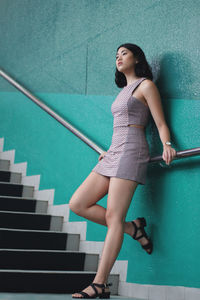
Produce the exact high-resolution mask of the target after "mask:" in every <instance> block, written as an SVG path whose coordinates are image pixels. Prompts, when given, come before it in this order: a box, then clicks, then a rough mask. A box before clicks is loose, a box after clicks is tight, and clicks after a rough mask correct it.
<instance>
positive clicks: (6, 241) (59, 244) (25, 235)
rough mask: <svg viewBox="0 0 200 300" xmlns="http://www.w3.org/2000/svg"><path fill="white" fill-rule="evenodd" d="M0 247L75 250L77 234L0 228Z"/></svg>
mask: <svg viewBox="0 0 200 300" xmlns="http://www.w3.org/2000/svg"><path fill="white" fill-rule="evenodd" d="M0 242H1V249H41V250H66V249H67V250H75V251H77V250H78V248H79V235H77V234H67V233H62V232H61V233H58V232H37V231H20V230H19V231H18V230H13V231H12V230H9V229H8V230H3V229H0Z"/></svg>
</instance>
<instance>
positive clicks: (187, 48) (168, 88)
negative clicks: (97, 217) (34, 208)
mask: <svg viewBox="0 0 200 300" xmlns="http://www.w3.org/2000/svg"><path fill="white" fill-rule="evenodd" d="M199 12H200V6H199V2H198V1H187V2H186V1H175V2H173V1H162V2H160V1H153V0H151V1H128V0H127V1H108V0H107V1H93V0H91V1H79V0H77V1H62V0H60V1H56V0H55V1H51V0H48V1H42V0H40V1H39V0H34V1H32V0H29V1H25V0H20V1H11V0H1V2H0V27H1V31H0V40H1V41H3V46H1V47H0V61H1V67H2V68H3V69H4V70H5V71H7V72H8V73H9V74H10V75H12V76H13V77H14V78H16V79H17V80H18V81H19V82H21V83H22V84H23V85H24V86H25V87H26V88H28V89H30V90H31V91H32V92H33V93H34V94H35V95H36V96H38V97H40V98H41V99H42V100H43V101H44V102H45V103H47V104H49V105H50V107H51V108H53V109H55V110H56V112H58V113H60V114H61V115H62V116H63V117H64V118H65V119H66V120H68V121H69V122H71V123H72V124H73V125H74V126H76V127H77V128H78V129H80V130H81V131H82V132H83V133H84V134H86V135H87V136H88V137H90V138H91V139H92V140H94V141H95V142H96V143H97V144H98V145H100V146H101V147H102V148H104V149H105V150H106V149H108V147H109V145H110V142H111V137H112V122H113V119H112V114H111V110H110V108H111V104H112V102H113V101H114V99H115V97H116V95H117V94H118V93H119V91H120V89H119V88H117V87H116V86H115V83H114V70H115V52H116V49H117V47H118V45H120V44H122V43H124V42H131V43H135V44H138V45H139V46H140V47H141V48H142V49H143V50H144V52H145V54H146V57H147V60H148V61H149V63H150V64H151V66H152V67H153V72H154V76H155V79H154V80H155V82H156V84H157V86H158V88H159V91H160V93H161V97H162V103H163V109H164V112H165V116H166V121H167V124H168V126H169V129H170V132H171V138H172V141H173V143H174V147H175V149H176V150H177V151H179V150H184V149H189V148H194V147H199V146H200V136H199V127H200V118H199V112H200V101H199V100H200V99H199V83H198V77H199V70H200V68H199V51H198V49H199V33H198V28H199ZM146 134H147V139H148V142H149V146H150V151H151V154H152V156H153V155H157V154H161V151H162V144H161V142H160V139H159V135H158V131H157V128H156V127H155V123H154V122H153V120H152V119H151V122H150V124H149V126H148V128H147V132H146ZM0 137H4V138H5V145H4V150H10V149H16V156H15V162H16V163H18V162H24V161H27V162H28V170H27V175H37V174H41V181H40V190H43V189H50V188H55V198H54V204H63V203H68V202H69V199H70V197H71V195H72V194H73V192H74V191H75V189H76V188H77V187H78V186H79V185H80V184H81V183H82V181H83V180H84V179H85V178H86V176H88V175H89V173H90V171H91V169H92V168H93V166H94V165H95V164H96V163H97V161H98V156H99V155H98V154H97V153H96V152H95V151H93V150H92V149H91V148H90V147H88V146H87V145H86V144H85V143H83V142H82V141H81V140H79V139H78V138H77V137H76V136H75V135H73V134H72V133H71V132H70V131H68V130H67V129H65V128H64V127H63V126H62V125H61V124H59V123H57V122H56V121H55V120H54V119H53V118H51V117H50V116H49V115H48V114H47V113H45V112H44V111H42V110H41V109H40V108H39V107H38V106H37V105H35V104H34V103H32V102H31V100H29V99H28V98H26V97H25V96H24V95H23V94H21V93H19V92H17V91H16V89H15V88H14V87H12V86H11V85H9V84H8V83H7V82H6V81H5V80H4V79H1V80H0ZM199 177H200V157H192V158H185V159H182V160H176V161H173V162H172V164H171V165H170V166H169V167H168V166H166V165H165V163H164V162H163V163H161V164H159V163H155V164H151V165H149V168H148V173H147V183H146V185H145V186H140V185H139V186H138V188H137V190H136V193H135V195H134V197H133V201H132V203H131V205H130V208H129V211H128V215H127V220H132V219H134V218H136V217H138V216H145V217H146V218H147V222H148V229H147V230H148V233H149V234H150V236H151V237H152V239H153V242H154V253H153V254H152V255H151V256H149V255H147V254H146V253H145V252H144V251H143V250H142V249H141V247H140V245H139V243H137V242H135V241H133V240H132V239H131V237H129V236H127V235H125V236H124V243H123V246H122V248H121V251H120V254H119V256H118V259H121V260H128V261H129V264H128V274H127V282H134V283H141V284H157V285H175V286H176V285H180V286H188V287H198V288H200V283H199V279H198V278H199V277H200V261H199V257H198V254H199V252H200V243H199V241H198V236H199V234H200V229H199V211H200V203H199V200H198V199H199V190H200V189H199V187H200V186H199ZM106 201H107V196H105V197H104V198H103V199H101V200H100V202H99V204H101V205H103V206H104V207H106ZM80 220H84V221H85V219H84V218H81V217H79V216H77V215H75V214H74V213H73V212H71V213H70V221H80ZM97 230H98V232H99V235H98V236H97V235H96V232H97ZM105 235H106V227H103V226H101V225H98V224H94V223H92V222H90V221H88V231H87V240H98V241H103V240H104V239H105Z"/></svg>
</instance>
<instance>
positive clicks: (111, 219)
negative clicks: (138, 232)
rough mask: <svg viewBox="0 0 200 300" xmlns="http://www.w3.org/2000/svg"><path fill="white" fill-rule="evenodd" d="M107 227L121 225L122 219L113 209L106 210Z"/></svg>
mask: <svg viewBox="0 0 200 300" xmlns="http://www.w3.org/2000/svg"><path fill="white" fill-rule="evenodd" d="M105 219H106V224H107V226H108V227H109V226H112V225H116V224H123V223H124V218H123V217H122V216H120V215H119V214H117V213H116V212H115V211H114V210H113V209H107V210H106V214H105Z"/></svg>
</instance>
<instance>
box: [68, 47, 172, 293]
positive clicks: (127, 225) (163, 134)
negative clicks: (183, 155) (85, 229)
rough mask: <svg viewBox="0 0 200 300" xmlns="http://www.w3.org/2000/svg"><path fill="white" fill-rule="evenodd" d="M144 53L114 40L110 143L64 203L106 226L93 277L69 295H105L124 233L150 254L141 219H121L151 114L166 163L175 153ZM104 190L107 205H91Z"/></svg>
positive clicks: (144, 159) (142, 157) (138, 178)
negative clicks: (116, 89)
mask: <svg viewBox="0 0 200 300" xmlns="http://www.w3.org/2000/svg"><path fill="white" fill-rule="evenodd" d="M152 79H153V75H152V72H151V68H150V66H149V64H148V62H147V60H146V57H145V54H144V52H143V51H142V49H141V48H140V47H138V46H137V45H135V44H123V45H120V46H119V47H118V49H117V53H116V72H115V83H116V84H117V86H118V87H120V88H123V89H122V90H121V91H120V93H119V94H118V96H117V97H116V99H115V101H114V102H113V103H112V106H111V111H112V114H113V117H114V120H113V136H112V143H111V146H110V148H109V149H108V151H106V152H103V153H102V154H101V155H100V156H99V161H98V163H97V164H96V166H95V167H94V168H93V169H92V171H91V173H90V174H89V175H88V177H87V178H86V179H85V180H84V181H83V183H82V184H81V185H80V186H79V188H78V189H77V190H76V191H75V193H74V194H73V196H72V197H71V199H70V202H69V207H70V209H71V210H72V211H73V212H75V213H76V214H77V215H79V216H83V217H84V218H87V219H89V220H91V221H93V222H96V223H99V224H102V225H104V226H107V227H108V230H107V235H106V239H105V242H104V247H103V251H102V256H101V260H100V263H99V266H98V271H97V273H96V276H95V278H94V280H93V282H92V283H91V284H90V285H89V286H88V287H86V288H85V289H84V290H83V291H81V292H78V293H75V294H72V297H73V298H96V297H101V298H110V291H109V287H108V286H110V285H111V284H107V283H106V282H107V279H108V276H109V273H110V271H111V269H112V267H113V264H114V262H115V260H116V258H117V256H118V254H119V251H120V249H121V246H122V242H123V237H124V233H127V234H128V235H130V236H131V237H133V238H134V239H135V240H138V241H139V243H140V244H141V247H142V248H143V249H144V250H145V251H146V252H147V253H148V254H151V253H152V249H153V245H152V241H151V240H150V238H148V236H147V234H146V232H145V230H144V226H146V220H145V218H137V219H136V220H134V221H130V222H125V218H126V214H127V211H128V208H129V206H130V203H131V200H132V197H133V195H134V192H135V190H136V187H137V185H138V184H143V185H144V184H145V180H146V171H147V166H148V161H149V159H150V153H149V146H148V143H147V140H146V136H145V127H146V126H147V124H148V120H149V115H150V113H151V115H152V116H153V119H154V121H155V124H156V126H157V128H158V131H159V135H160V139H161V142H162V144H163V154H162V158H163V160H165V162H166V164H168V165H169V164H170V162H171V161H172V160H173V158H174V157H175V156H176V151H175V149H174V148H172V147H171V143H170V132H169V129H168V126H167V124H166V121H165V117H164V113H163V109H162V104H161V99H160V94H159V91H158V89H157V87H156V85H155V84H154V82H153V81H152ZM107 193H108V197H107V209H105V208H104V207H102V206H100V205H98V204H96V203H97V202H98V201H99V200H100V199H101V198H102V197H104V196H105V195H106V194H107Z"/></svg>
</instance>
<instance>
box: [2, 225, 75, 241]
mask: <svg viewBox="0 0 200 300" xmlns="http://www.w3.org/2000/svg"><path fill="white" fill-rule="evenodd" d="M1 230H4V231H24V232H35V233H40V232H41V233H45V234H49V233H57V234H75V235H80V234H79V233H68V232H64V231H56V230H34V229H18V228H16V229H15V228H2V227H0V231H1ZM0 245H1V244H0Z"/></svg>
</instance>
